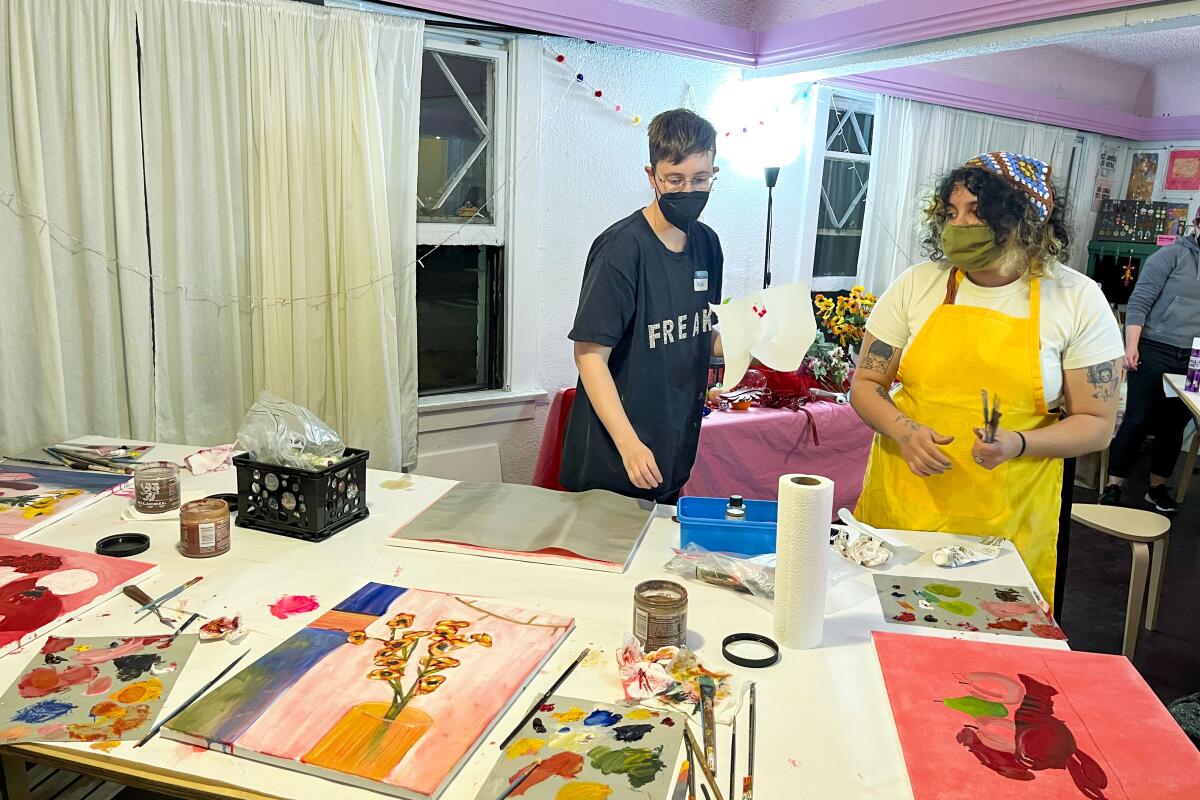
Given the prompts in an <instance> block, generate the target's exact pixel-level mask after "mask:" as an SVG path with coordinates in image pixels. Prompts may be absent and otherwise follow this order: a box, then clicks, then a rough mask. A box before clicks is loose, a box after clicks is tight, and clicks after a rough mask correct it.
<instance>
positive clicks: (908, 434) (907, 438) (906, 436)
mask: <svg viewBox="0 0 1200 800" xmlns="http://www.w3.org/2000/svg"><path fill="white" fill-rule="evenodd" d="M896 422H899V423H900V424H901V425H903V426H904V427H905V429H906V430H905V431H904V433H903V434H901V436H900V438H899V440H898V441H900V442H902V443H904V444H908V443H909V442H911V441H912V437H913V434H914V433H916V432H917V431H919V430H921V423H919V422H913V421H912V420H911V419H909V418H908V417H906V416H904V415H903V414H901V415H900V416H898V417H896Z"/></svg>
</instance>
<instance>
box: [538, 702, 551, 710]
mask: <svg viewBox="0 0 1200 800" xmlns="http://www.w3.org/2000/svg"><path fill="white" fill-rule="evenodd" d="M538 710H539V711H553V710H554V703H546V704H544V705H543V706H542V707H541V708H540V709H538Z"/></svg>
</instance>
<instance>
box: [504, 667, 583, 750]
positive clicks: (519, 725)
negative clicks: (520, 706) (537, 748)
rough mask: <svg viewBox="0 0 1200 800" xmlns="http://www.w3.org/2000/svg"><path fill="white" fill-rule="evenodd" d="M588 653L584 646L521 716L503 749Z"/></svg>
mask: <svg viewBox="0 0 1200 800" xmlns="http://www.w3.org/2000/svg"><path fill="white" fill-rule="evenodd" d="M587 654H588V648H586V647H585V648H583V652H582V653H580V654H579V655H578V656H576V657H575V660H574V661H572V662H571V666H569V667H567V668H566V670H565V671H564V672H563V674H562V675H559V676H558V680H556V681H555V682H554V683H553V684H552V685H551V686H550V688H549V689H547V690H546V693H545V694H544V695H542V696H541V699H539V700H538V701H537V702H536V703H534V704H533V705H532V706H530V708H529V711H527V712H526V713H525V716H523V717H521V721H520V722H518V723H517V727H515V728H513V729H512V733H510V734H509V735H508V736H505V737H504V741H503V742H501V743H500V749H501V750H503V749H504V748H506V747H508V745H509V742H511V741H512V740H513V739H514V738H515V737H516V735H517V734H518V733H520V732H521V728H524V727H525V726H526V725H528V724H529V720H531V719H533V715H534V714H536V713H537V710H538V709H539V708H541V707H542V705H543V704H544V703H545V702H546V701H547V700H549V699H550V698H551V696H553V694H554V693H555V692H556V691H558V687H559V686H562V684H563V681H565V680H566V679H567V678H569V677H571V673H572V672H574V671H575V668H576V667H578V666H579V663H580V662H581V661H583V660H584V659H585V658H587Z"/></svg>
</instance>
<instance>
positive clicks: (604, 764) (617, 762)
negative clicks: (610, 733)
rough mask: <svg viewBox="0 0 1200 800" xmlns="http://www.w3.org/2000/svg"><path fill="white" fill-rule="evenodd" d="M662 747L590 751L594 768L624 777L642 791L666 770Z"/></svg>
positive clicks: (605, 748) (606, 748) (607, 773)
mask: <svg viewBox="0 0 1200 800" xmlns="http://www.w3.org/2000/svg"><path fill="white" fill-rule="evenodd" d="M661 754H662V746H661V745H659V746H658V747H656V748H654V749H653V750H651V749H649V748H647V747H622V748H621V749H620V750H613V749H611V748H608V747H593V748H592V749H591V750H589V751H588V758H590V759H591V760H592V768H593V769H598V770H600V772H601V773H602V774H604V775H613V774H617V775H624V776H625V777H626V778H628V779H629V785H630V786H632V787H633V788H634V789H640V788H641V787H643V786H645V785H646V784H648V783H652V782H653V781H654V779H655V777H657V776H658V773H659V772H661V771H662V770H663V769H665V768H666V766H667V765H666V764H664V763H663V762H662V759H661V758H659V756H660V755H661Z"/></svg>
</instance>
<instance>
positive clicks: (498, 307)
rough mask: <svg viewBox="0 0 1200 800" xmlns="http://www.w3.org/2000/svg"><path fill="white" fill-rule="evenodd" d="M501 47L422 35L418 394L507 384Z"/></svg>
mask: <svg viewBox="0 0 1200 800" xmlns="http://www.w3.org/2000/svg"><path fill="white" fill-rule="evenodd" d="M507 64H508V61H507V52H506V50H505V48H504V42H500V41H484V40H481V39H476V38H468V37H466V36H463V37H458V36H454V37H449V36H446V35H443V34H442V33H440V32H433V33H429V34H427V36H426V42H425V52H424V55H423V58H422V64H421V128H420V142H419V144H418V155H417V241H418V243H419V245H418V248H417V258H418V259H419V260H418V268H417V376H418V377H417V388H418V393H419V394H420V395H422V396H429V395H437V394H447V393H451V392H469V391H479V390H488V389H499V388H502V387H503V386H504V383H505V375H504V335H503V332H504V287H505V285H506V282H505V280H504V263H505V258H504V255H505V253H504V248H505V240H506V237H505V231H506V229H505V195H506V192H505V185H504V184H505V181H504V179H503V176H504V174H505V166H504V165H505V152H506V151H505V145H506V140H507V137H506V128H505V126H506V121H507V117H508V114H507V108H506V103H507V97H508V92H507V88H508V87H507V84H508V72H507Z"/></svg>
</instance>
